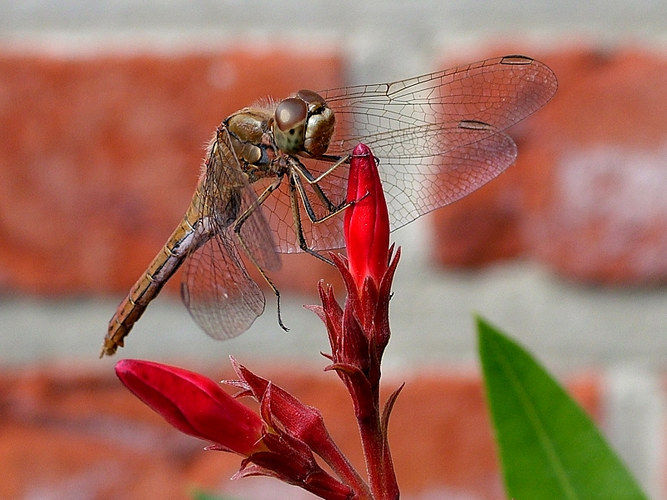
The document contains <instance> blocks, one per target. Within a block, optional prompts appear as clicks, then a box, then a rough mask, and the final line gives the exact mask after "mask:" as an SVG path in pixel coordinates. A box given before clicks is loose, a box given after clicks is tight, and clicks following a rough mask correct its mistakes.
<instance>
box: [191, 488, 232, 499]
mask: <svg viewBox="0 0 667 500" xmlns="http://www.w3.org/2000/svg"><path fill="white" fill-rule="evenodd" d="M190 496H191V497H192V498H193V500H232V498H231V497H227V496H225V497H219V496H216V495H213V494H212V493H206V492H205V491H202V490H194V491H193V492H192V493H191V495H190Z"/></svg>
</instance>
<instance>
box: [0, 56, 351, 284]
mask: <svg viewBox="0 0 667 500" xmlns="http://www.w3.org/2000/svg"><path fill="white" fill-rule="evenodd" d="M341 68H342V65H341V61H340V58H339V57H338V56H337V55H336V54H334V53H327V52H324V53H323V54H321V55H317V56H316V55H304V54H295V55H291V56H285V55H284V51H278V52H263V53H262V52H248V51H243V50H236V51H229V52H220V53H205V54H179V55H173V56H167V55H165V56H160V55H154V54H145V55H133V56H125V55H105V56H102V55H98V56H94V57H90V58H84V57H78V58H71V59H60V58H49V57H46V56H44V57H40V56H28V55H7V54H0V122H2V123H3V124H4V128H3V134H2V137H0V176H2V182H1V183H0V220H1V221H2V225H1V226H0V236H1V238H0V262H1V263H2V264H1V265H0V288H2V289H4V290H18V291H21V292H35V293H42V294H59V293H81V292H109V291H115V292H118V291H125V290H127V289H128V288H129V286H130V285H131V284H132V283H133V282H134V280H135V279H136V278H137V277H138V276H139V275H140V273H141V272H142V271H143V270H144V269H145V268H146V266H147V264H148V263H149V261H150V259H152V257H153V256H154V255H155V254H156V253H157V252H158V250H159V249H160V248H161V246H162V245H163V244H164V242H165V240H166V238H167V237H168V235H169V234H170V233H171V231H172V229H173V228H174V227H175V226H176V224H177V223H178V222H179V221H180V219H181V217H182V215H183V213H184V211H185V208H186V207H187V204H188V201H189V199H190V197H191V195H192V192H193V191H194V188H195V184H196V181H197V177H198V174H199V172H200V168H201V163H202V158H203V155H204V145H205V144H206V143H207V142H208V140H209V139H210V138H211V136H212V134H213V132H214V131H215V129H216V127H217V126H218V124H219V123H220V121H221V120H222V119H223V118H224V117H226V116H227V115H228V114H229V113H231V112H233V111H235V110H237V109H240V108H241V107H243V106H247V105H250V104H252V103H253V102H254V101H256V100H257V99H258V98H260V97H264V96H269V95H273V96H276V97H278V98H279V97H282V96H286V95H288V94H289V93H291V92H293V91H295V90H298V89H299V88H304V87H305V88H315V89H318V88H327V87H332V86H338V85H340V84H341V79H342V77H341V75H342V69H341ZM298 267H304V266H303V265H295V264H294V263H291V264H290V265H289V268H290V269H291V270H292V271H293V270H294V268H298ZM321 267H324V266H321ZM321 267H320V268H321ZM307 269H312V270H313V271H314V275H315V277H319V276H318V275H319V273H317V272H315V271H317V269H318V264H317V263H311V264H310V265H309V266H308V267H307ZM314 279H316V278H314ZM174 281H178V280H174ZM313 282H314V280H313ZM172 287H173V288H174V289H175V286H173V285H172Z"/></svg>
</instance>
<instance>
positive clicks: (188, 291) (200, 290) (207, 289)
mask: <svg viewBox="0 0 667 500" xmlns="http://www.w3.org/2000/svg"><path fill="white" fill-rule="evenodd" d="M234 237H235V236H234V235H233V233H232V234H230V231H229V230H228V231H227V232H223V233H218V234H216V235H215V236H214V237H213V238H210V239H209V240H208V241H207V242H206V243H204V244H203V245H202V246H201V247H199V248H198V249H197V250H196V251H195V252H194V253H192V254H190V256H189V257H188V259H187V260H186V261H185V264H184V270H183V282H182V284H181V296H182V298H183V303H184V304H185V306H186V307H187V308H188V311H190V315H191V316H192V317H193V319H194V320H195V322H196V323H197V324H198V325H199V326H200V327H201V328H202V329H203V330H204V331H205V332H206V334H207V335H209V336H210V337H213V338H215V339H221V340H224V339H230V338H232V337H236V336H237V335H240V334H241V333H243V332H245V331H246V330H247V329H248V328H250V326H251V325H252V323H253V322H254V321H255V319H256V318H257V317H258V316H259V315H260V314H262V312H263V311H264V304H265V300H264V294H263V293H262V291H261V290H260V288H259V286H258V285H257V283H255V282H254V281H253V280H252V278H250V276H249V275H248V272H247V271H246V268H245V266H244V265H243V262H242V261H241V258H240V255H239V253H238V251H237V249H236V247H235V245H234V244H233V243H232V242H233V240H232V238H234Z"/></svg>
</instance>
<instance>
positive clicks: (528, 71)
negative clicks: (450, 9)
mask: <svg viewBox="0 0 667 500" xmlns="http://www.w3.org/2000/svg"><path fill="white" fill-rule="evenodd" d="M557 87H558V82H557V80H556V76H555V75H554V73H553V71H552V70H551V69H550V68H549V67H548V66H546V65H545V64H543V63H541V62H539V61H536V60H534V59H530V58H528V57H524V56H505V57H498V58H493V59H487V60H484V61H479V62H476V63H472V64H467V65H464V66H459V67H456V68H452V69H447V70H443V71H436V72H434V73H429V74H426V75H422V76H417V77H413V78H408V79H405V80H400V81H397V82H392V83H379V84H372V85H358V86H353V87H343V88H339V89H332V90H325V91H322V92H320V93H321V95H322V97H324V99H325V100H326V101H327V103H328V104H329V106H330V107H331V109H333V110H334V112H335V114H336V133H335V134H334V139H333V141H332V146H333V147H334V148H336V149H338V148H341V146H340V144H341V143H340V141H343V144H344V142H345V141H358V140H360V139H363V138H364V137H368V136H373V135H375V134H377V133H382V132H384V131H391V130H404V129H409V128H412V127H415V126H420V125H426V124H435V123H440V124H441V125H442V126H443V127H445V128H449V127H451V126H452V125H455V124H457V123H458V122H460V121H461V120H476V121H480V122H484V123H487V124H489V125H490V126H491V127H493V128H494V129H497V130H500V131H502V130H505V129H506V128H508V127H510V126H512V125H514V124H515V123H517V122H519V121H520V120H522V119H523V118H525V117H527V116H528V115H530V114H532V113H534V112H535V111H537V110H538V109H540V108H541V107H542V106H544V105H545V104H546V103H547V102H548V101H549V100H550V99H551V98H552V97H553V95H554V94H555V93H556V88H557ZM355 145H356V143H355V144H348V145H347V146H346V147H343V148H342V149H343V150H344V151H348V150H349V149H350V148H349V147H350V146H352V147H354V146H355Z"/></svg>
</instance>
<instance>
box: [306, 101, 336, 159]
mask: <svg viewBox="0 0 667 500" xmlns="http://www.w3.org/2000/svg"><path fill="white" fill-rule="evenodd" d="M296 96H297V97H298V98H299V99H302V100H303V102H305V103H306V105H307V107H308V118H307V120H306V137H305V138H304V141H303V150H304V151H305V152H306V153H308V154H309V155H310V156H315V157H317V156H321V155H323V154H324V153H326V152H327V148H328V147H329V141H330V140H331V136H332V135H333V132H334V125H335V123H336V118H335V116H334V112H333V111H332V110H331V108H329V106H327V103H326V101H325V100H324V99H323V98H322V96H321V95H319V94H317V93H316V92H313V91H312V90H299V92H297V94H296Z"/></svg>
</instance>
